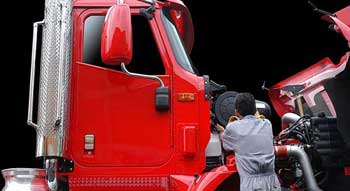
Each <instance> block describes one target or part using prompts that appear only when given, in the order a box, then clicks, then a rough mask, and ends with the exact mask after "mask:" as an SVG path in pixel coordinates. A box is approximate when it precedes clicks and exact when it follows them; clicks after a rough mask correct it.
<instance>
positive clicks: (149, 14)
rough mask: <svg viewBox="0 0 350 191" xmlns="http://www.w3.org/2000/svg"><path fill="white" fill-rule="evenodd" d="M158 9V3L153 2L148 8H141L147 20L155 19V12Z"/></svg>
mask: <svg viewBox="0 0 350 191" xmlns="http://www.w3.org/2000/svg"><path fill="white" fill-rule="evenodd" d="M154 11H156V5H155V3H154V2H153V3H151V6H150V7H148V8H141V9H140V14H141V15H143V16H144V17H146V19H147V20H152V19H153V12H154Z"/></svg>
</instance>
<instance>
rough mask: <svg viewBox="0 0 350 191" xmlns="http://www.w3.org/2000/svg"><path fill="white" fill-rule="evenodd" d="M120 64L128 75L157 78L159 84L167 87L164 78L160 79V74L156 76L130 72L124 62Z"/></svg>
mask: <svg viewBox="0 0 350 191" xmlns="http://www.w3.org/2000/svg"><path fill="white" fill-rule="evenodd" d="M120 66H121V68H122V71H123V72H124V73H125V74H126V75H128V76H134V77H140V78H148V79H151V80H156V81H158V82H159V84H160V86H161V87H165V85H164V82H163V80H162V79H160V78H159V77H158V76H155V75H147V74H137V73H132V72H129V71H128V70H127V69H126V67H125V64H124V63H121V65H120Z"/></svg>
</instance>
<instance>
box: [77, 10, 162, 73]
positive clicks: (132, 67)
mask: <svg viewBox="0 0 350 191" xmlns="http://www.w3.org/2000/svg"><path fill="white" fill-rule="evenodd" d="M104 18H105V16H103V15H92V16H89V17H88V18H87V19H86V20H85V23H84V41H83V43H84V44H83V62H84V63H86V64H91V65H95V66H99V67H104V68H111V69H115V70H120V67H119V66H108V65H106V64H104V63H103V62H102V59H101V32H102V26H103V22H104ZM132 27H133V28H132V33H133V34H132V35H133V57H132V60H131V63H130V64H129V65H127V68H128V70H129V71H131V72H134V73H140V74H150V75H154V74H156V75H161V74H165V70H164V65H163V62H162V59H161V57H160V54H159V51H158V48H157V44H156V42H155V39H154V37H153V34H152V31H151V28H150V25H149V23H148V20H147V19H146V18H144V17H143V16H140V15H133V16H132Z"/></svg>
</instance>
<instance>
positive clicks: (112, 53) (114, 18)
mask: <svg viewBox="0 0 350 191" xmlns="http://www.w3.org/2000/svg"><path fill="white" fill-rule="evenodd" d="M101 57H102V60H103V62H104V63H105V64H108V65H120V64H121V63H124V64H125V65H127V64H129V63H130V61H131V59H132V25H131V12H130V7H129V5H127V4H124V3H122V4H116V5H113V6H112V7H111V8H109V10H108V13H107V15H106V18H105V21H104V24H103V28H102V34H101Z"/></svg>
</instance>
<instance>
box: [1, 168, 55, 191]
mask: <svg viewBox="0 0 350 191" xmlns="http://www.w3.org/2000/svg"><path fill="white" fill-rule="evenodd" d="M1 172H2V175H3V177H4V179H5V187H4V188H3V189H2V191H49V189H48V187H47V183H46V180H45V175H46V174H45V170H44V169H35V168H10V169H4V170H2V171H1Z"/></svg>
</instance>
